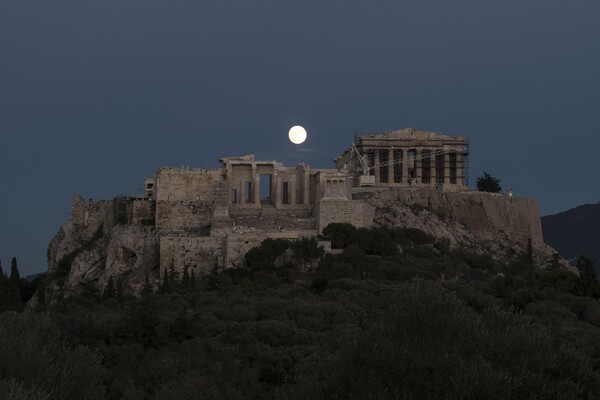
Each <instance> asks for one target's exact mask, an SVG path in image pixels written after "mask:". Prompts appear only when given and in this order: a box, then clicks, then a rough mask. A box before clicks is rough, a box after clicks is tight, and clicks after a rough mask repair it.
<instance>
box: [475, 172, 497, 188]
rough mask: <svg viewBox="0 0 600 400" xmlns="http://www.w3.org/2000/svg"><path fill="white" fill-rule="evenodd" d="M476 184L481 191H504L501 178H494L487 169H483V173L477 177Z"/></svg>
mask: <svg viewBox="0 0 600 400" xmlns="http://www.w3.org/2000/svg"><path fill="white" fill-rule="evenodd" d="M475 184H476V186H477V190H479V191H480V192H491V193H500V192H501V191H502V186H500V179H497V178H494V177H493V176H491V175H490V174H488V173H487V172H485V171H483V175H481V176H480V177H478V178H477V180H476V182H475Z"/></svg>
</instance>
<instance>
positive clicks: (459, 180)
mask: <svg viewBox="0 0 600 400" xmlns="http://www.w3.org/2000/svg"><path fill="white" fill-rule="evenodd" d="M455 154H456V183H457V184H459V185H462V182H463V175H462V174H463V171H462V154H460V153H458V152H457V153H455Z"/></svg>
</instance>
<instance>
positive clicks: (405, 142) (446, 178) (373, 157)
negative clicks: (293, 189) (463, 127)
mask: <svg viewBox="0 0 600 400" xmlns="http://www.w3.org/2000/svg"><path fill="white" fill-rule="evenodd" d="M468 148H469V146H468V141H467V140H466V139H465V137H464V136H447V135H443V134H441V133H437V132H427V131H418V130H414V129H412V128H406V129H401V130H396V131H389V132H384V133H381V134H378V135H368V136H361V137H359V138H358V139H357V140H356V143H355V144H354V145H353V146H352V147H350V148H348V149H346V150H345V151H344V152H343V153H342V154H340V155H339V156H338V157H336V158H335V159H334V161H335V166H336V168H338V169H340V170H347V171H348V172H349V175H350V176H349V178H350V179H351V182H352V186H355V187H357V186H381V187H420V188H436V189H438V190H441V191H448V190H452V191H456V190H459V191H460V190H466V189H467V187H466V185H467V183H468V165H467V163H468V154H469V151H468Z"/></svg>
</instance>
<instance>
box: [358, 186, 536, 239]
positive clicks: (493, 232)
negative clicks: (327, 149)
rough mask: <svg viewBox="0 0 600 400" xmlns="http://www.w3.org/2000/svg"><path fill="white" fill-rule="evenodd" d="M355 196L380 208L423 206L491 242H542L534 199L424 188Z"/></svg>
mask: <svg viewBox="0 0 600 400" xmlns="http://www.w3.org/2000/svg"><path fill="white" fill-rule="evenodd" d="M354 196H355V198H361V199H369V198H372V199H373V200H374V201H375V202H377V204H378V206H380V207H381V206H385V205H386V204H389V205H390V206H393V205H394V204H398V203H399V204H405V205H408V206H410V207H412V208H413V209H414V208H416V207H422V208H424V209H427V210H429V211H431V212H433V213H435V214H436V215H439V216H441V217H442V218H449V219H452V220H453V221H456V222H458V223H460V224H462V225H464V226H465V227H467V228H468V229H470V230H471V231H474V232H478V233H480V234H481V235H482V237H484V238H489V239H490V240H491V239H493V238H494V237H500V236H498V235H499V234H501V236H502V237H505V236H506V237H510V238H512V239H514V240H515V241H519V242H526V241H527V239H529V238H531V240H532V241H533V242H536V243H543V241H544V239H543V235H542V223H541V218H540V212H539V205H538V203H537V201H535V200H534V199H529V198H524V197H509V196H504V195H501V194H497V193H486V192H477V191H468V192H455V193H447V192H443V193H440V192H437V191H435V190H424V189H420V190H394V189H392V190H389V191H387V192H378V193H370V194H369V193H355V195H354ZM373 196H374V197H373Z"/></svg>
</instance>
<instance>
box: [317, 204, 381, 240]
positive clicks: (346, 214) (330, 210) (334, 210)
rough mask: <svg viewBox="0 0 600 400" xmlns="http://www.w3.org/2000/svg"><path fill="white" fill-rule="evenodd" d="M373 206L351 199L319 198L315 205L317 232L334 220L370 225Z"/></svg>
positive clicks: (356, 224)
mask: <svg viewBox="0 0 600 400" xmlns="http://www.w3.org/2000/svg"><path fill="white" fill-rule="evenodd" d="M375 209H376V208H375V206H373V205H372V204H370V203H368V202H363V201H352V200H333V199H332V200H321V201H320V202H319V203H318V205H317V207H316V219H317V227H318V229H319V232H321V231H322V230H323V228H325V227H326V226H327V225H329V224H331V223H334V222H336V223H337V222H342V223H348V224H352V225H354V226H356V227H357V228H363V227H368V226H371V224H372V222H373V217H374V215H375Z"/></svg>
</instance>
